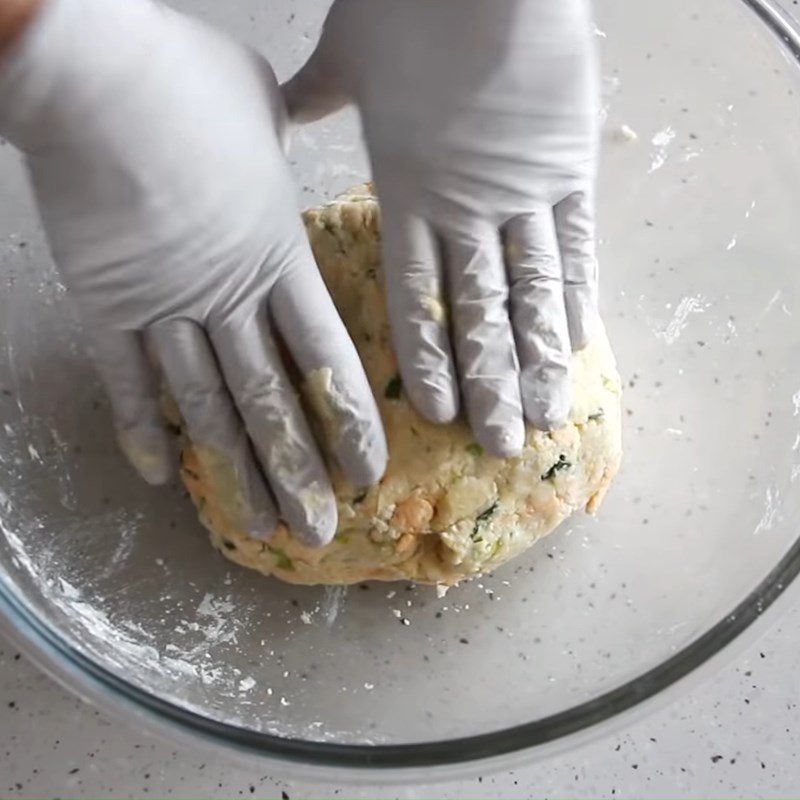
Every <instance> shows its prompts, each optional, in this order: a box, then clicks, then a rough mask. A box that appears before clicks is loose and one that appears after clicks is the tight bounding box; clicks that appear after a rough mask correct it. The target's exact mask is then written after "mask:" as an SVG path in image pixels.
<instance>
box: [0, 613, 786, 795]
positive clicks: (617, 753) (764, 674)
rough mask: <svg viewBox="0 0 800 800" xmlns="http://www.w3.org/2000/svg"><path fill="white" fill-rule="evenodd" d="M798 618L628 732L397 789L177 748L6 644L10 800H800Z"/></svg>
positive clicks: (1, 770)
mask: <svg viewBox="0 0 800 800" xmlns="http://www.w3.org/2000/svg"><path fill="white" fill-rule="evenodd" d="M799 624H800V605H798V606H797V607H796V608H794V609H793V610H792V611H790V612H789V613H788V614H787V615H786V616H785V617H784V618H783V620H782V621H781V624H780V625H779V626H777V627H775V628H773V629H772V631H771V632H769V633H768V634H766V635H765V636H764V637H763V638H762V639H761V640H760V641H759V642H756V643H755V644H754V645H753V646H752V647H750V648H749V649H748V650H747V651H746V652H745V653H743V654H742V655H741V656H740V657H738V658H737V659H736V660H735V661H734V662H732V663H731V664H730V665H729V666H728V667H726V668H725V669H724V670H723V671H722V672H721V673H719V675H718V676H717V677H716V678H715V679H713V680H712V681H711V682H710V683H708V684H706V685H705V686H701V687H700V688H699V689H696V690H694V691H693V692H691V693H690V694H688V695H686V696H685V697H683V698H681V699H680V700H677V701H675V702H673V703H672V704H671V705H670V706H669V707H667V708H665V709H664V710H662V711H660V712H658V713H656V714H653V715H652V716H650V717H648V718H646V719H644V720H643V721H640V722H637V723H636V724H634V725H631V726H630V727H629V728H628V729H627V730H625V731H624V732H623V733H622V734H620V735H615V736H611V737H604V738H602V739H600V740H598V741H596V742H594V743H592V744H590V745H587V746H583V747H581V748H579V749H576V750H574V751H572V752H571V753H570V754H569V755H566V756H560V757H557V758H552V759H549V760H547V761H544V762H540V763H536V764H532V765H530V766H529V767H526V768H524V769H519V770H517V771H515V772H513V773H505V774H497V775H489V774H487V775H484V776H483V777H482V778H478V779H476V780H469V781H463V782H450V783H443V784H438V785H435V786H433V785H427V786H426V785H418V786H407V787H398V788H396V789H389V790H388V791H387V790H381V789H379V788H378V787H376V786H370V785H362V786H351V785H347V784H339V785H335V786H331V787H330V788H327V789H326V788H325V787H320V786H319V785H303V784H300V783H286V782H284V781H281V780H280V779H277V778H276V777H274V776H272V775H269V774H265V773H264V770H263V769H260V768H259V767H258V766H254V767H253V769H252V770H246V769H241V768H237V767H234V766H232V765H231V764H229V763H226V762H225V761H224V760H217V761H209V760H205V761H203V760H199V759H198V758H197V757H196V756H195V755H193V754H192V753H191V752H188V751H185V750H170V749H169V748H168V747H164V746H163V745H162V744H161V743H160V742H153V741H152V740H148V739H146V738H143V737H142V736H141V735H139V734H138V733H137V732H136V731H134V730H131V729H130V728H128V727H126V726H125V725H123V724H119V723H118V722H112V721H109V720H108V719H107V718H106V717H105V716H103V715H102V714H101V713H99V712H97V711H95V710H94V709H92V708H90V707H89V706H87V705H84V704H83V703H82V702H81V701H79V700H76V699H75V698H73V697H71V696H70V695H68V694H67V693H66V692H64V691H63V690H62V689H60V688H59V687H58V686H56V685H55V684H53V683H52V682H51V681H50V680H49V679H48V678H46V677H44V676H43V675H42V674H41V673H40V672H39V671H38V670H37V669H36V668H35V667H33V666H32V665H30V664H29V663H27V662H26V660H25V658H24V657H22V656H20V655H18V654H17V653H16V652H15V651H14V650H13V649H10V648H9V647H8V646H7V645H5V643H3V642H2V641H0V796H9V797H46V796H59V797H65V796H77V797H96V796H109V797H141V796H143V795H144V796H148V795H150V796H156V797H173V796H174V797H239V796H241V797H250V796H253V797H265V798H276V800H277V798H283V797H286V796H288V797H290V798H295V800H296V799H297V798H303V797H309V796H311V797H319V798H322V797H326V798H327V797H337V796H341V797H352V798H356V797H359V798H360V797H376V798H377V797H380V798H384V797H386V798H393V797H442V798H462V797H478V796H480V797H487V798H488V797H504V798H525V797H531V796H534V797H586V796H597V797H609V798H611V797H630V796H638V797H666V796H669V797H726V798H727V797H731V798H735V797H796V796H797V786H798V780H799V779H800V766H798V764H799V763H800V762H798V758H797V755H798V750H800V725H798V723H799V722H800V711H798V702H799V701H800V682H798V679H797V675H798V672H800V648H798V647H797V636H796V631H797V628H798V625H799ZM284 793H285V794H284Z"/></svg>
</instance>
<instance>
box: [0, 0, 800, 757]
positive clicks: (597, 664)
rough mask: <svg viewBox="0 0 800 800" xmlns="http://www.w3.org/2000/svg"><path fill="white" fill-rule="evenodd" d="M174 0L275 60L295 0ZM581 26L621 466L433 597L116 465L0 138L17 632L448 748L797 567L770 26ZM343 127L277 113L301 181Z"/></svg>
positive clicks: (575, 689)
mask: <svg viewBox="0 0 800 800" xmlns="http://www.w3.org/2000/svg"><path fill="white" fill-rule="evenodd" d="M180 5H181V6H182V7H185V8H186V9H187V10H190V11H193V12H196V13H198V14H201V15H203V16H206V17H208V18H210V19H212V20H213V21H215V22H217V23H218V24H220V25H221V26H223V27H226V28H228V29H230V30H233V31H234V32H235V33H238V34H239V35H242V36H245V37H246V38H248V39H250V40H251V41H253V42H255V43H256V44H257V45H258V46H260V47H261V48H262V49H263V50H264V51H265V52H266V53H267V54H268V55H269V56H270V57H271V58H272V60H273V62H274V63H275V65H276V68H277V70H278V72H279V74H280V75H282V76H286V75H288V74H289V73H290V72H291V71H292V69H293V68H295V67H296V66H297V65H298V64H299V63H301V61H302V60H303V58H304V57H305V56H306V55H307V53H308V52H309V50H310V47H311V45H312V43H313V40H314V39H315V37H316V31H317V28H318V25H319V23H320V21H321V16H322V14H323V13H324V10H325V9H324V6H325V5H326V4H324V3H319V2H317V0H303V1H302V2H300V0H297V1H296V2H291V0H285V1H284V2H274V3H268V4H265V3H263V2H260V1H259V0H238V2H235V3H224V4H223V3H217V2H214V0H183V1H182V2H181V4H180ZM754 12H756V13H754ZM765 23H766V24H765ZM776 33H778V34H780V35H776ZM597 35H598V37H599V38H600V39H601V41H602V46H603V48H604V58H605V62H604V74H605V76H606V78H605V93H606V103H607V108H606V113H607V123H606V135H605V139H606V141H605V157H604V172H603V178H602V187H601V194H600V198H601V236H602V243H601V256H602V267H603V270H604V272H603V276H604V294H603V299H604V313H605V318H606V321H607V325H608V328H609V330H610V334H611V336H612V340H613V342H614V343H615V346H616V350H617V353H618V356H619V360H620V364H621V368H622V370H623V373H624V375H625V376H626V383H627V390H626V394H625V398H624V407H625V412H624V417H625V439H626V458H625V462H624V466H623V470H622V473H621V475H620V477H619V479H618V481H617V482H616V484H615V485H614V487H613V489H612V491H611V493H610V495H609V498H608V500H607V502H606V504H605V506H604V507H603V509H602V512H601V514H600V516H599V517H598V518H597V519H596V520H593V519H588V518H584V517H576V518H575V519H573V520H571V521H570V522H569V523H568V524H565V525H564V526H563V527H562V528H561V529H560V531H559V532H557V533H556V534H554V535H553V536H552V537H551V538H549V539H547V540H546V541H545V542H543V543H542V544H540V546H538V547H536V548H534V550H533V551H532V552H530V553H529V554H527V555H526V556H524V557H522V558H520V559H518V560H517V561H516V562H514V563H513V564H511V565H509V566H507V567H505V568H503V569H501V570H499V571H498V572H496V573H495V574H493V575H490V576H486V577H484V578H483V579H481V580H474V581H472V582H470V583H467V584H465V585H463V586H461V587H459V588H456V589H453V590H451V592H450V593H449V594H448V595H447V596H446V597H445V598H443V599H438V598H437V597H436V594H435V593H434V592H433V591H432V590H431V589H428V588H418V587H415V586H412V585H405V584H400V585H385V584H376V583H372V584H365V585H363V586H359V587H354V588H351V589H347V590H345V589H342V588H336V589H331V588H327V589H325V588H297V587H291V586H285V585H282V584H281V583H278V582H277V581H273V580H266V579H264V578H262V577H260V576H259V575H256V574H251V573H249V572H247V571H245V570H242V569H239V568H236V567H234V566H232V565H231V564H229V563H227V562H226V561H224V560H223V559H222V558H221V557H220V556H218V555H217V554H215V553H214V552H212V551H211V550H210V548H209V547H208V544H207V543H206V538H205V534H204V532H203V531H202V530H201V529H200V526H199V525H198V523H197V521H196V518H195V514H194V511H193V509H192V508H191V506H190V504H189V502H188V501H187V500H186V498H185V495H184V493H183V492H182V491H181V490H180V488H178V487H177V486H176V487H173V488H168V489H163V490H153V489H149V488H147V487H146V486H144V485H142V484H141V483H140V482H138V481H137V480H136V479H135V478H134V476H133V475H132V473H131V471H130V470H129V469H128V467H127V466H126V465H125V463H124V462H123V460H122V458H121V457H120V455H119V454H118V452H117V450H116V447H115V445H114V443H113V441H112V436H111V433H110V425H109V414H108V407H107V403H106V400H105V399H104V397H103V394H102V392H101V390H100V388H99V386H98V383H97V380H96V379H95V377H94V375H93V373H92V371H91V369H90V367H89V365H88V364H87V361H86V358H85V356H84V355H83V352H82V350H81V346H80V342H79V327H78V325H77V324H76V321H75V319H74V317H73V315H72V312H71V310H70V306H69V303H68V301H67V299H66V297H65V292H64V289H63V287H62V286H61V285H60V283H59V282H58V278H57V276H56V275H55V273H54V272H53V269H52V266H51V264H50V262H49V259H48V257H47V254H46V249H45V246H44V244H43V240H42V236H41V232H40V229H39V226H38V223H37V221H36V217H35V214H34V212H33V206H32V203H31V200H30V196H29V193H28V190H27V188H26V186H25V183H24V180H23V172H22V168H21V165H20V163H19V161H18V158H17V156H16V154H15V153H13V151H12V149H11V148H10V147H8V146H6V147H2V148H0V176H2V180H1V181H0V279H1V280H2V288H1V289H0V344H2V347H1V348H0V527H1V528H2V534H3V535H2V536H0V612H2V617H3V618H4V627H5V629H6V630H7V631H8V632H9V633H10V634H11V635H12V636H13V637H14V638H15V639H16V640H17V641H19V642H21V643H22V645H23V646H24V647H25V649H26V651H27V652H28V653H29V654H31V655H32V656H33V657H34V658H35V659H37V660H38V661H39V662H40V663H42V664H43V665H44V666H45V667H46V668H48V669H49V670H50V671H51V672H53V673H54V674H56V675H58V676H60V677H61V678H62V679H64V680H65V681H66V682H67V683H69V684H70V685H71V686H72V687H73V688H75V689H76V690H77V691H79V692H80V693H82V694H83V695H84V696H88V697H89V698H94V699H99V700H101V701H102V702H106V703H110V704H112V705H117V706H121V707H123V708H124V709H125V711H126V713H128V714H129V715H131V716H132V717H135V718H137V719H140V720H141V721H142V724H144V725H145V726H152V725H156V726H158V727H160V728H166V729H168V730H169V731H171V732H173V733H174V734H176V735H180V734H181V733H194V734H199V735H200V736H201V737H203V738H204V739H206V740H207V741H211V742H213V743H216V744H220V745H225V744H226V745H232V746H234V747H235V748H238V749H239V750H240V751H244V752H247V753H250V754H261V755H263V756H267V757H272V758H274V759H278V760H281V761H282V762H284V763H289V762H302V763H304V764H308V765H312V766H313V765H316V766H317V767H324V766H329V767H330V766H334V767H335V766H339V767H347V768H363V769H364V770H367V769H368V768H371V769H373V770H374V769H378V768H387V767H403V766H406V767H407V766H424V765H447V764H454V763H456V762H467V761H473V760H476V759H480V758H486V757H490V756H499V755H503V754H508V753H512V752H517V751H522V750H526V749H527V748H531V747H533V746H537V745H542V744H545V743H548V742H553V741H554V740H558V739H560V738H561V737H565V736H567V735H569V734H575V733H576V732H579V731H581V730H583V729H585V728H587V727H589V726H591V725H593V724H596V723H598V722H604V721H608V720H610V719H612V718H614V717H615V716H616V715H617V714H618V713H619V712H621V711H623V710H625V709H628V708H630V707H632V706H635V705H637V704H638V703H639V702H640V701H642V700H644V699H646V698H648V697H650V696H652V695H654V694H656V693H657V692H659V691H661V690H662V689H664V688H666V687H668V686H669V685H671V684H672V683H673V682H674V681H676V680H677V679H678V678H680V677H682V676H684V675H686V674H687V673H688V672H690V671H692V670H694V669H695V667H697V666H698V665H700V664H701V663H703V662H704V661H706V660H707V659H708V658H709V657H710V656H712V655H714V654H715V653H716V652H717V651H718V650H719V649H720V648H722V647H723V646H724V645H725V644H727V643H728V642H729V641H731V640H732V639H733V638H734V637H735V636H737V635H738V634H739V633H740V632H742V631H743V630H744V629H745V628H747V627H748V626H749V625H750V623H751V622H752V621H753V620H754V619H755V618H756V617H757V616H758V615H759V614H760V613H761V612H762V611H763V610H764V609H765V608H766V607H767V606H769V605H770V604H771V602H772V601H773V600H774V599H775V598H776V597H777V596H778V595H780V594H781V592H782V591H783V590H784V589H785V588H786V587H787V586H788V585H789V584H790V583H791V581H792V580H793V578H794V576H795V574H796V573H797V571H798V568H799V567H800V543H799V542H798V536H797V524H796V520H797V519H798V518H800V517H798V512H800V481H798V480H797V479H798V477H800V264H799V263H798V261H799V259H800V191H799V190H798V187H799V186H800V174H799V173H800V152H799V151H800V103H798V100H799V99H800V97H798V96H797V95H796V93H798V92H800V81H798V78H799V77H800V72H798V65H797V63H796V60H795V55H794V53H795V52H796V50H797V38H796V36H795V35H794V33H793V29H792V27H791V21H790V20H789V19H788V17H785V16H784V15H783V14H782V13H781V10H780V8H779V6H778V4H777V3H770V2H767V0H763V2H762V0H751V2H745V1H744V0H669V2H661V3H636V2H626V1H625V0H604V1H603V2H602V3H601V4H600V7H599V8H598V19H597ZM793 48H794V50H793ZM624 126H627V127H624ZM634 133H635V134H637V135H638V138H634V135H633V134H634ZM357 142H358V135H357V128H356V125H355V123H354V121H353V118H352V116H347V115H345V116H342V117H339V118H337V119H336V120H335V121H331V122H325V123H322V124H319V125H317V126H315V127H313V128H309V129H307V130H305V131H303V132H302V133H301V134H300V138H299V141H298V144H297V147H296V149H295V152H294V158H295V166H296V170H297V173H298V176H299V179H300V182H301V185H303V186H304V192H305V198H306V200H307V202H308V204H312V203H314V202H317V201H319V200H320V199H322V198H323V197H328V196H330V195H331V194H333V193H334V192H335V191H338V190H340V189H344V188H346V187H347V186H349V185H351V184H353V183H356V182H357V181H359V180H361V179H362V178H363V177H364V174H365V171H366V167H365V160H364V156H363V152H362V150H361V148H360V146H358V145H357ZM143 235H146V232H143ZM397 609H399V610H400V611H401V613H402V616H403V618H405V619H407V620H408V622H409V623H410V624H408V625H401V624H399V623H398V619H397V617H396V616H395V614H394V611H395V610H397Z"/></svg>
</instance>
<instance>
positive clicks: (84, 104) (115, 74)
mask: <svg viewBox="0 0 800 800" xmlns="http://www.w3.org/2000/svg"><path fill="white" fill-rule="evenodd" d="M6 1H7V0H0V3H4V2H6ZM11 1H12V2H13V3H17V2H19V3H22V2H23V0H11ZM26 2H31V3H34V4H38V5H39V6H40V7H39V9H38V13H34V15H33V18H32V19H30V20H29V22H28V24H27V25H25V26H23V29H22V30H21V32H20V33H19V34H18V35H17V36H16V38H15V39H14V41H12V42H11V43H10V44H9V46H8V48H7V52H5V53H2V54H0V136H3V137H5V138H6V139H8V140H9V141H10V142H11V143H12V144H15V145H16V146H17V147H19V148H20V149H21V150H23V151H25V152H27V153H29V154H31V153H33V152H36V151H39V150H41V149H43V148H47V147H48V146H49V145H51V144H52V143H53V142H67V141H70V140H82V138H83V135H84V133H85V130H84V129H85V127H86V125H87V124H88V123H90V122H93V123H96V121H97V119H98V117H99V116H100V115H102V112H103V110H104V109H105V108H106V106H109V107H113V106H115V105H116V104H117V102H120V101H122V100H124V98H125V97H126V96H127V94H128V92H129V90H130V88H131V84H133V83H134V80H135V77H136V76H137V74H139V75H141V74H142V73H143V72H145V71H146V69H147V65H148V64H149V63H150V61H151V60H152V57H153V55H154V53H155V51H156V50H157V49H158V42H159V40H160V34H161V25H160V21H161V18H162V16H163V14H162V13H161V7H160V6H159V5H158V4H156V3H153V2H151V0H26ZM137 70H138V71H139V72H138V73H137ZM111 99H114V101H115V102H113V103H112V102H110V100H111Z"/></svg>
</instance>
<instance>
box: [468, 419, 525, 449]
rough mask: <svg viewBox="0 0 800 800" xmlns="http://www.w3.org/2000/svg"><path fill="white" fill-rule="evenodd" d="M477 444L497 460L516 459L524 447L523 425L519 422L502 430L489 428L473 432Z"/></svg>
mask: <svg viewBox="0 0 800 800" xmlns="http://www.w3.org/2000/svg"><path fill="white" fill-rule="evenodd" d="M475 438H476V439H477V440H478V444H480V445H481V447H483V449H484V450H485V451H486V452H487V453H488V454H489V455H490V456H496V457H497V458H516V457H518V456H520V455H522V448H523V447H524V446H525V425H524V423H523V422H522V421H521V420H520V421H519V422H513V423H508V424H507V425H504V426H503V427H502V428H501V427H497V426H491V427H487V428H485V429H483V430H482V431H476V432H475Z"/></svg>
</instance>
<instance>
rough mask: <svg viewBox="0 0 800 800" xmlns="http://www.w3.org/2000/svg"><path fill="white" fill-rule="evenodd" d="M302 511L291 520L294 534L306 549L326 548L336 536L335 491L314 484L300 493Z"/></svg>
mask: <svg viewBox="0 0 800 800" xmlns="http://www.w3.org/2000/svg"><path fill="white" fill-rule="evenodd" d="M299 499H300V502H301V503H302V509H301V511H300V513H299V514H297V513H295V514H292V515H287V516H293V517H295V519H290V520H289V526H290V527H291V529H292V533H293V534H294V536H295V538H297V539H298V540H299V541H300V542H301V543H302V544H304V545H305V546H306V547H324V546H325V545H326V544H329V543H330V542H331V541H332V540H333V537H334V536H335V535H336V528H337V526H338V513H337V510H336V499H335V498H334V496H333V491H332V490H330V489H327V490H326V489H323V488H322V487H320V486H318V485H316V484H313V485H311V486H309V487H307V488H306V489H303V490H302V491H301V492H300V496H299Z"/></svg>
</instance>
